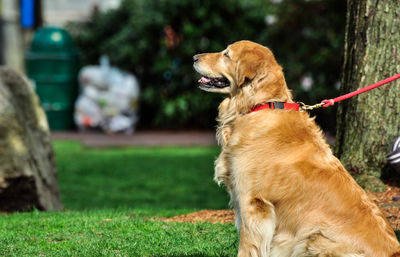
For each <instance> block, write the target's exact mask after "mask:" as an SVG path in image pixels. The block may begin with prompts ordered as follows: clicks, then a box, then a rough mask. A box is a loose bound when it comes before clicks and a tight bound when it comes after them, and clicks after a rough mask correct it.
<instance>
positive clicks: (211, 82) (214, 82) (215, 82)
mask: <svg viewBox="0 0 400 257" xmlns="http://www.w3.org/2000/svg"><path fill="white" fill-rule="evenodd" d="M199 83H200V88H213V87H214V88H224V87H228V86H229V85H230V83H229V80H228V79H227V78H225V77H220V78H208V77H201V78H200V79H199Z"/></svg>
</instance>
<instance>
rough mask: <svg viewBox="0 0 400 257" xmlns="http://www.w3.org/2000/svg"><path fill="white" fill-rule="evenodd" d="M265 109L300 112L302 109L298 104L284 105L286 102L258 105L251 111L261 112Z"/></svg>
mask: <svg viewBox="0 0 400 257" xmlns="http://www.w3.org/2000/svg"><path fill="white" fill-rule="evenodd" d="M264 109H282V110H295V111H298V110H299V109H300V104H298V103H284V102H268V103H265V104H260V105H256V106H254V107H253V108H251V110H250V111H249V113H251V112H256V111H261V110H264Z"/></svg>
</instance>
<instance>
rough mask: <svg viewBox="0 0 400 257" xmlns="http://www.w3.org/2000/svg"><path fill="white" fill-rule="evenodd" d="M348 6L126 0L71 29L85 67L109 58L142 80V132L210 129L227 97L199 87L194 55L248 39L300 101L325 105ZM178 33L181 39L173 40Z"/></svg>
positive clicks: (257, 1)
mask: <svg viewBox="0 0 400 257" xmlns="http://www.w3.org/2000/svg"><path fill="white" fill-rule="evenodd" d="M273 2H279V1H277V0H275V1H273ZM344 6H345V2H344V1H340V2H338V1H334V0H325V1H320V0H319V1H317V0H314V1H304V0H301V1H300V0H297V1H294V0H290V1H289V0H288V1H282V2H281V3H272V2H269V1H265V0H252V1H247V0H224V1H214V0H203V1H197V0H158V1H156V0H125V1H122V3H121V6H120V7H119V8H117V9H115V10H110V11H107V12H104V13H97V14H94V15H93V16H92V17H91V18H90V20H89V21H87V22H83V23H74V24H69V25H68V26H67V29H69V31H70V32H71V34H72V35H73V37H74V38H75V41H76V43H77V45H78V46H79V48H80V49H81V51H82V53H83V59H84V60H83V61H84V63H86V64H93V63H97V62H98V59H99V56H100V55H101V54H107V55H108V56H109V57H110V60H111V62H112V64H113V65H116V66H118V67H120V68H122V69H125V70H129V71H131V72H133V73H134V74H136V75H137V76H138V78H139V80H140V82H141V87H142V95H141V111H140V117H141V118H140V124H141V127H146V128H151V127H157V128H211V127H212V125H213V124H215V123H214V119H215V116H216V108H217V105H218V103H219V101H220V99H221V96H216V95H213V94H209V93H205V92H201V91H200V90H198V89H197V80H198V78H199V76H198V75H197V74H196V73H195V71H194V70H193V68H192V56H193V55H194V54H196V53H201V52H213V51H220V50H222V49H224V48H225V47H226V45H228V44H230V43H232V42H234V41H237V40H241V39H248V40H252V41H255V42H258V43H260V44H263V45H266V46H269V47H270V48H271V49H272V50H273V52H274V53H275V55H276V57H277V59H278V61H279V62H280V63H281V64H282V66H283V67H284V69H285V71H286V76H287V82H288V84H289V86H290V87H291V88H292V89H295V91H296V92H298V94H297V96H298V97H299V98H301V100H304V101H305V102H310V101H312V102H314V101H317V100H318V101H319V100H322V98H324V97H327V96H331V95H335V94H336V92H337V91H336V90H335V89H334V87H333V85H334V83H335V82H336V81H338V80H339V72H340V56H341V46H342V41H343V31H344V21H345V11H344V9H345V8H344ZM267 15H269V16H267ZM271 15H272V16H271ZM271 17H272V22H271ZM274 17H276V19H275V22H274ZM268 22H269V23H270V24H268ZM174 33H175V37H172V38H174V39H175V41H174V40H170V42H172V43H169V42H167V40H166V38H167V36H166V35H167V34H174ZM304 75H309V76H311V77H313V80H314V87H313V88H315V89H316V90H313V91H311V92H310V93H308V92H305V91H304V90H302V89H301V87H300V82H299V81H300V79H301V77H303V76H304ZM321 96H322V97H321Z"/></svg>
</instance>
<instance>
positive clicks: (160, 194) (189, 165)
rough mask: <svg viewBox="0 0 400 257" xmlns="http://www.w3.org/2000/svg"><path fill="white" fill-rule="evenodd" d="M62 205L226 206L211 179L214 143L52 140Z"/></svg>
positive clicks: (222, 193) (224, 197)
mask: <svg viewBox="0 0 400 257" xmlns="http://www.w3.org/2000/svg"><path fill="white" fill-rule="evenodd" d="M54 146H55V151H56V158H57V164H58V170H59V172H58V173H59V181H60V182H59V183H60V190H61V198H62V202H63V204H64V207H65V208H66V209H70V210H72V209H73V210H83V209H104V208H118V207H128V208H151V209H182V208H185V209H204V208H211V209H226V208H228V201H229V199H228V196H227V193H226V191H225V189H223V188H220V187H218V186H217V184H216V183H215V182H214V181H213V174H214V171H213V169H214V167H213V166H214V160H215V157H216V156H217V155H218V148H217V147H190V148H188V147H163V148H161V147H160V148H158V147H155V148H148V147H139V148H114V149H91V148H84V147H83V146H82V145H80V144H78V143H76V142H68V141H56V142H55V143H54Z"/></svg>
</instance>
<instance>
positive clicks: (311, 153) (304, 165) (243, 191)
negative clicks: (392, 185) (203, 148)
mask: <svg viewBox="0 0 400 257" xmlns="http://www.w3.org/2000/svg"><path fill="white" fill-rule="evenodd" d="M193 59H194V68H195V70H196V71H197V72H198V73H200V74H201V75H202V77H201V79H200V80H199V83H200V88H201V89H203V90H205V91H209V92H215V93H222V94H226V95H227V97H226V98H225V99H224V100H223V101H222V103H221V104H220V106H219V114H218V118H217V120H218V122H219V125H218V129H217V138H218V141H219V144H220V145H221V148H222V151H221V154H220V155H219V157H218V159H217V160H216V162H215V180H216V181H217V182H218V183H223V184H225V186H226V187H227V190H228V192H229V194H230V196H231V204H232V206H233V208H234V211H235V216H236V227H237V229H238V231H239V234H240V243H239V251H238V256H253V257H254V256H273V257H285V256H287V257H289V256H290V257H294V256H321V257H322V256H341V257H360V256H365V257H367V256H368V257H390V256H391V257H395V256H400V245H399V242H398V240H397V239H396V235H395V233H394V232H393V229H392V228H391V227H390V225H389V223H388V222H387V220H386V219H385V217H384V215H383V214H382V212H381V211H380V210H379V208H378V207H377V206H376V205H375V204H374V203H373V202H372V201H371V200H370V199H369V198H368V196H367V194H366V193H365V192H364V191H363V189H362V188H361V187H360V186H358V185H357V183H356V182H355V181H354V179H353V178H352V177H351V176H350V175H349V173H348V172H347V171H346V170H345V168H344V167H343V166H342V164H341V163H340V161H339V160H338V159H337V158H336V157H335V156H333V154H332V152H331V149H330V147H329V145H328V144H327V143H326V142H325V139H324V137H323V135H322V133H321V130H320V128H319V127H318V126H317V125H316V123H315V122H314V119H313V118H310V116H309V114H308V113H307V112H305V111H301V110H300V111H299V110H297V108H296V103H294V102H293V100H292V96H291V93H290V91H289V89H288V88H287V86H286V82H285V78H284V75H283V72H282V68H281V67H280V66H279V65H278V64H277V62H276V60H275V58H274V55H273V54H272V52H271V51H270V50H269V49H268V48H266V47H264V46H261V45H259V44H256V43H253V42H250V41H239V42H236V43H234V44H232V45H230V46H228V47H227V48H226V49H225V50H223V51H222V52H218V53H205V54H198V55H195V56H194V57H193Z"/></svg>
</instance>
